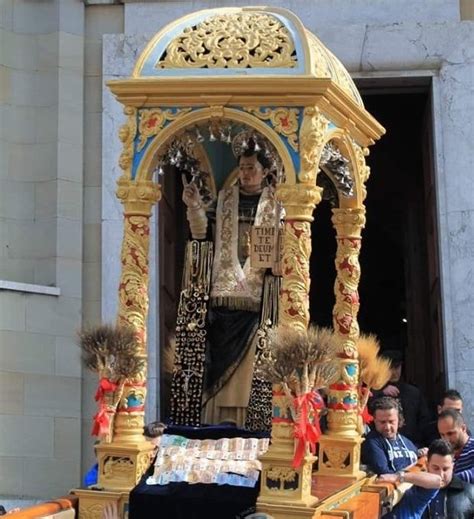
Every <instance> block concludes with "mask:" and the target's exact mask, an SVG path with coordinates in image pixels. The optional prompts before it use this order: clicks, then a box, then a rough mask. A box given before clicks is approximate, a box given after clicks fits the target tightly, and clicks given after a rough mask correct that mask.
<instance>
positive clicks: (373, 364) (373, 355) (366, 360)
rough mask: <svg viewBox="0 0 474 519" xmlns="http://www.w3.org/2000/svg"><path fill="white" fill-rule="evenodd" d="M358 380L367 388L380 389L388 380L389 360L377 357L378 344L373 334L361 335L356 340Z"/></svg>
mask: <svg viewBox="0 0 474 519" xmlns="http://www.w3.org/2000/svg"><path fill="white" fill-rule="evenodd" d="M357 350H358V352H359V364H360V381H361V382H363V383H364V384H365V385H366V386H367V387H368V388H371V389H381V388H382V387H383V386H384V385H385V384H386V383H387V382H388V381H389V380H390V361H389V360H387V359H384V358H383V357H379V355H378V354H379V351H380V344H379V342H378V340H377V337H375V335H372V334H369V335H361V336H360V337H359V339H358V340H357Z"/></svg>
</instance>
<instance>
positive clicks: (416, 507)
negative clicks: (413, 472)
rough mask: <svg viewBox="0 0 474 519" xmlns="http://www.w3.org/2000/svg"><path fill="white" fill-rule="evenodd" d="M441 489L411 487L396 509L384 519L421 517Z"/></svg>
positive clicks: (418, 518) (413, 518)
mask: <svg viewBox="0 0 474 519" xmlns="http://www.w3.org/2000/svg"><path fill="white" fill-rule="evenodd" d="M438 492H439V489H437V488H430V489H428V488H421V487H415V486H413V487H411V488H410V489H409V490H407V491H406V492H405V495H404V496H403V497H402V500H401V501H400V503H398V505H397V506H396V507H394V509H393V510H392V511H391V512H390V513H388V514H386V515H384V516H383V519H421V516H422V515H423V512H424V511H425V510H426V508H427V507H428V505H429V503H430V501H431V500H432V499H433V498H434V497H436V495H437V494H438Z"/></svg>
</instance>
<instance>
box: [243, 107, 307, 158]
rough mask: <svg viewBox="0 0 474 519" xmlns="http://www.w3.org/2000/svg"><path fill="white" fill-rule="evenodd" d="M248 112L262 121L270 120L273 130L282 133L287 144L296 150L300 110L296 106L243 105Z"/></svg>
mask: <svg viewBox="0 0 474 519" xmlns="http://www.w3.org/2000/svg"><path fill="white" fill-rule="evenodd" d="M244 110H245V111H246V112H249V113H251V114H253V115H255V116H256V117H258V118H259V119H262V121H270V123H271V124H272V126H273V128H274V129H275V131H277V132H278V133H279V134H281V135H284V136H285V137H286V138H287V139H288V144H289V145H290V146H291V147H292V148H293V149H294V150H295V151H298V135H297V131H298V116H299V113H300V111H299V110H298V109H297V108H284V107H279V108H253V107H244Z"/></svg>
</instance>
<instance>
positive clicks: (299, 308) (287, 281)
mask: <svg viewBox="0 0 474 519" xmlns="http://www.w3.org/2000/svg"><path fill="white" fill-rule="evenodd" d="M310 256H311V224H310V223H309V222H299V221H294V220H289V221H285V232H284V247H283V256H282V259H281V263H282V272H283V279H282V288H281V300H280V303H281V309H280V320H279V321H280V323H291V324H292V326H298V327H299V328H301V329H302V330H306V328H307V326H308V323H309V296H308V293H309V283H310V276H309V258H310Z"/></svg>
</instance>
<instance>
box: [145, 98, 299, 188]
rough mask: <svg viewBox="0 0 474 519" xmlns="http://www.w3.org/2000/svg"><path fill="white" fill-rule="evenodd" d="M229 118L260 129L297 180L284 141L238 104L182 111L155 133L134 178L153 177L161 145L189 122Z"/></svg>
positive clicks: (289, 179) (288, 177)
mask: <svg viewBox="0 0 474 519" xmlns="http://www.w3.org/2000/svg"><path fill="white" fill-rule="evenodd" d="M219 118H220V119H230V120H232V121H237V122H239V123H243V124H247V125H248V126H250V127H252V128H254V129H255V130H256V131H258V132H260V133H261V134H262V135H263V136H264V137H266V138H267V139H268V140H269V141H270V142H271V143H272V144H273V146H275V149H276V151H277V153H278V154H279V156H280V157H281V160H282V163H283V167H284V170H285V176H286V183H287V184H296V173H295V168H294V166H293V161H292V160H291V155H290V154H289V152H288V150H287V149H286V146H285V144H284V143H283V141H282V140H281V139H280V137H279V136H278V135H277V134H276V132H275V131H274V130H272V129H271V128H270V127H269V126H267V125H266V124H265V123H264V122H262V121H260V120H259V119H257V118H256V117H255V116H253V115H251V114H248V113H245V112H241V111H240V110H237V109H235V108H225V107H219V109H218V110H216V107H211V108H202V109H199V110H196V111H194V112H191V113H188V114H186V115H183V116H182V117H180V118H179V119H177V120H175V121H172V122H171V123H170V124H169V125H168V126H166V127H165V128H163V130H161V132H160V133H159V134H158V135H156V136H155V137H154V139H153V141H152V142H151V144H150V145H149V146H148V148H147V150H146V152H145V154H144V156H143V158H142V160H141V162H140V165H139V167H138V170H137V174H136V177H135V181H142V180H152V167H151V166H152V164H153V158H154V157H155V155H156V154H157V152H158V151H159V149H160V147H161V146H162V145H163V144H164V143H165V142H167V141H168V139H170V138H171V137H173V135H176V134H177V133H178V132H180V131H181V130H184V129H185V128H187V127H188V126H192V125H194V124H196V123H198V122H200V121H206V120H210V119H219Z"/></svg>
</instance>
